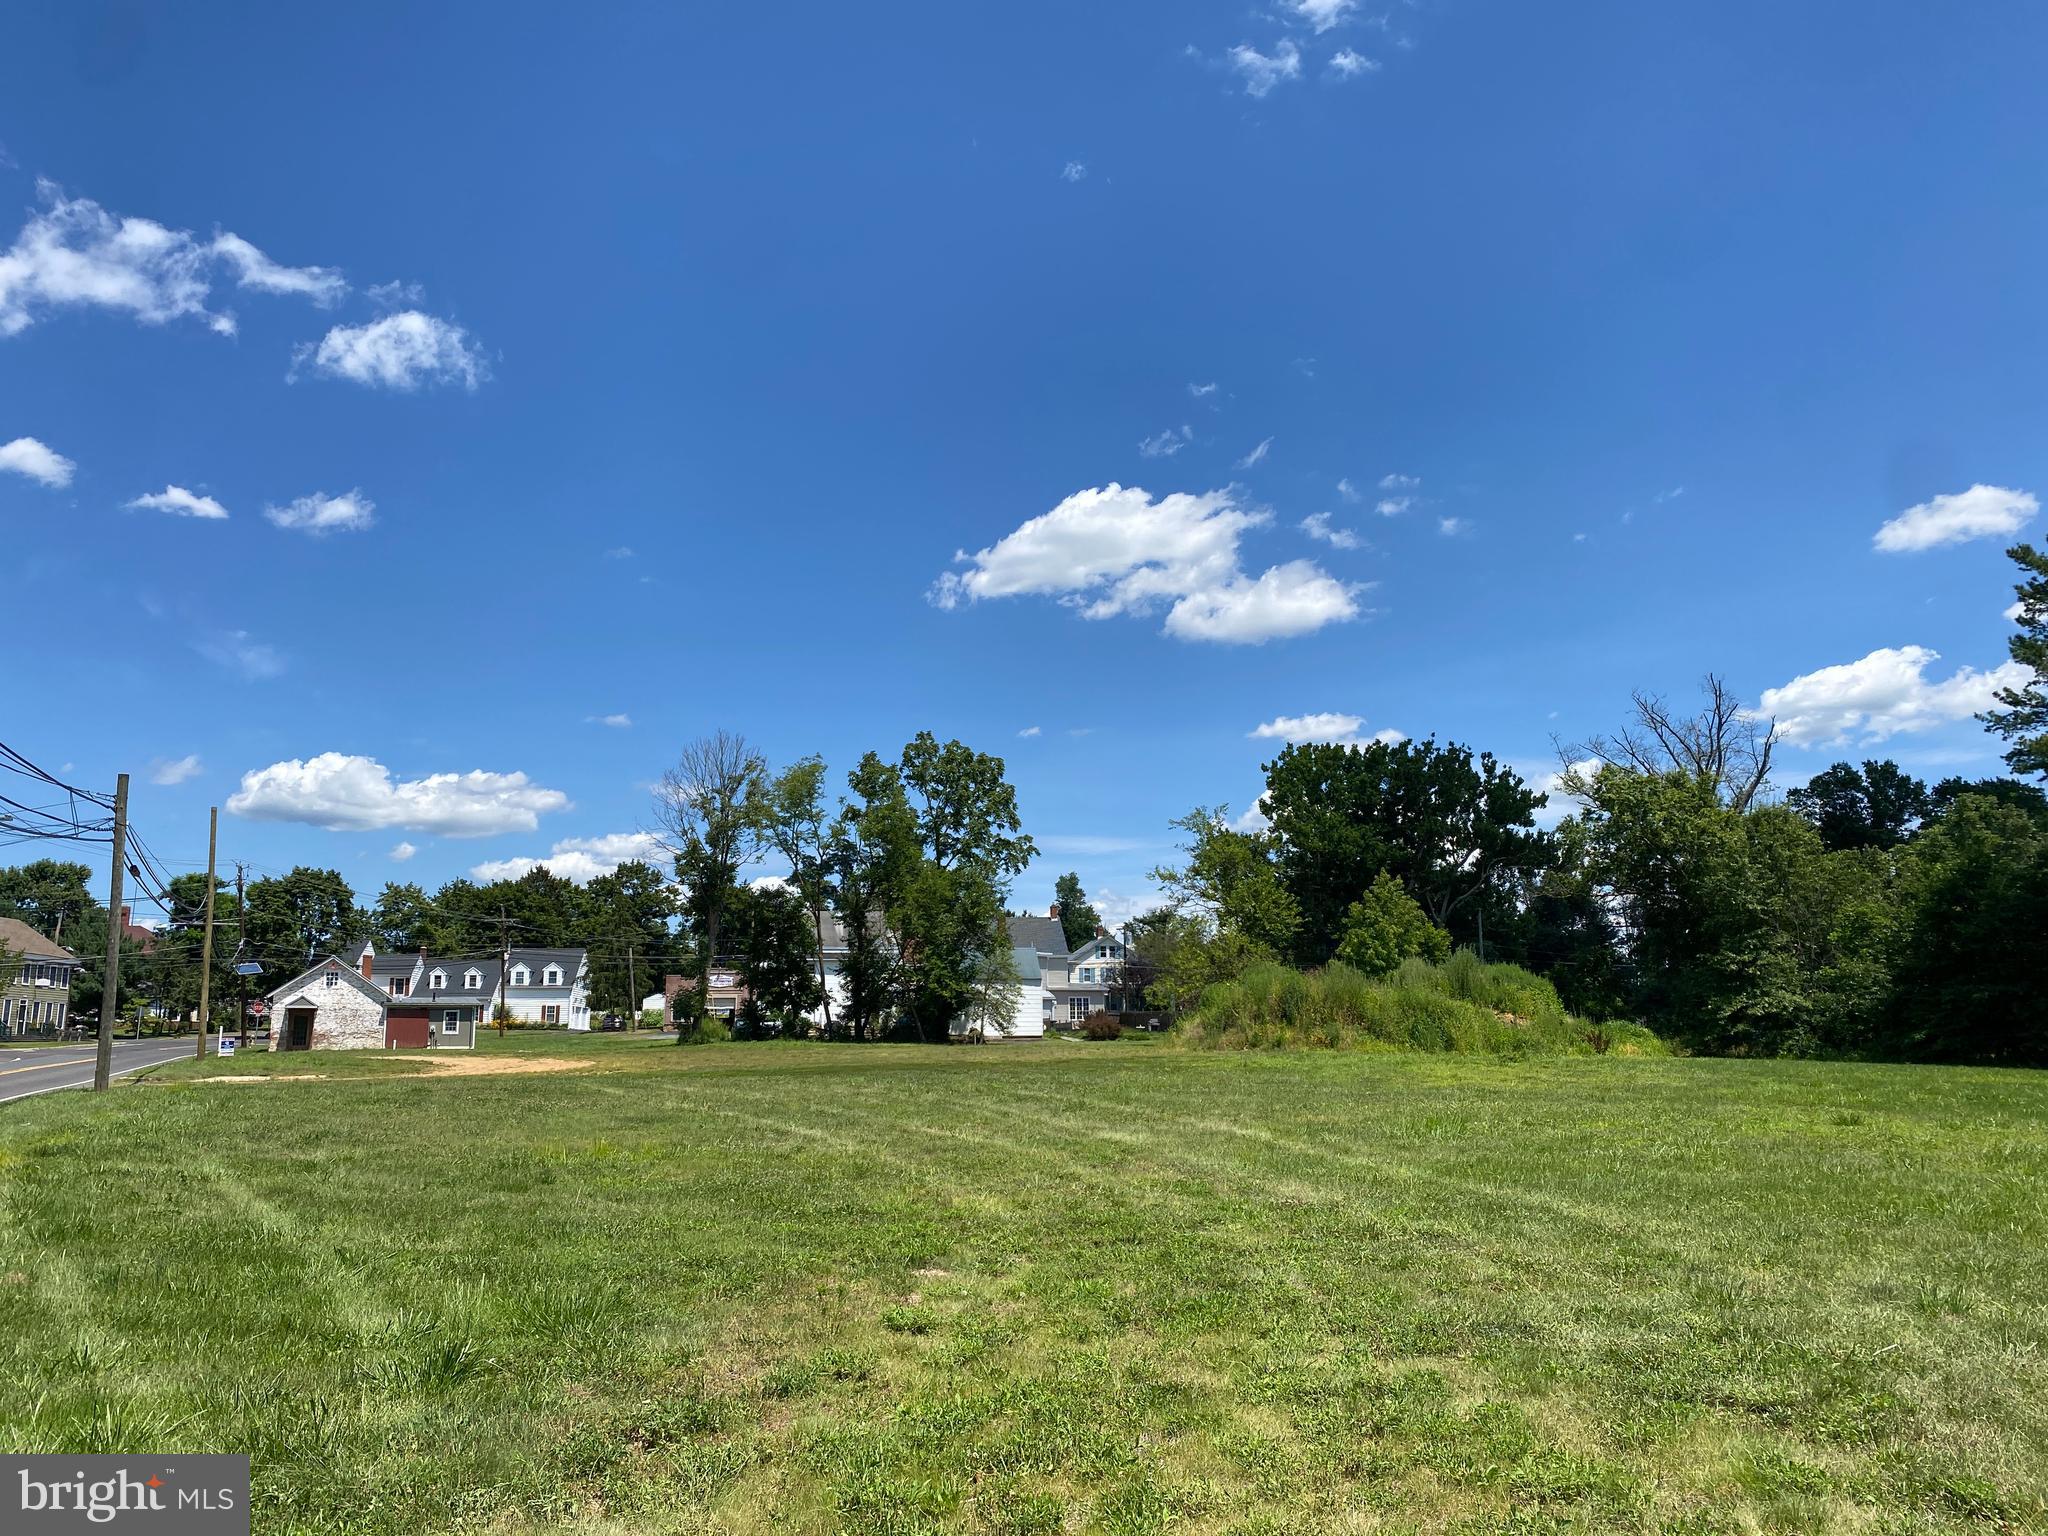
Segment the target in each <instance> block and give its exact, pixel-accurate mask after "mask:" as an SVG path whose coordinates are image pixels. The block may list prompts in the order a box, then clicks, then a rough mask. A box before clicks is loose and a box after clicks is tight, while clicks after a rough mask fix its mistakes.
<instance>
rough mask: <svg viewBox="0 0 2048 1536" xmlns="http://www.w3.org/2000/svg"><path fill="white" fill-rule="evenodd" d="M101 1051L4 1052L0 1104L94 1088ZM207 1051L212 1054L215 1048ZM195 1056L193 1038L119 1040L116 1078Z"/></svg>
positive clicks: (37, 1049)
mask: <svg viewBox="0 0 2048 1536" xmlns="http://www.w3.org/2000/svg"><path fill="white" fill-rule="evenodd" d="M98 1049H99V1048H98V1047H97V1046H96V1045H93V1044H91V1043H87V1044H85V1045H38V1046H31V1047H29V1048H28V1049H26V1050H14V1051H10V1050H6V1049H0V1103H5V1102H6V1101H7V1100H8V1099H25V1098H28V1097H29V1096H30V1095H32V1094H38V1093H49V1092H51V1091H52V1090H54V1089H58V1088H90V1087H91V1086H92V1069H93V1061H94V1058H95V1056H96V1055H97V1053H98ZM207 1049H208V1050H211V1049H212V1046H211V1045H209V1046H208V1047H207ZM191 1054H192V1037H191V1036H190V1035H187V1036H186V1037H185V1038H184V1039H182V1040H179V1039H171V1040H116V1041H115V1042H114V1076H116V1077H121V1076H123V1075H125V1074H127V1073H129V1072H139V1071H141V1070H142V1069H143V1068H144V1067H153V1066H155V1065H156V1064H157V1063H158V1062H160V1061H175V1060H177V1059H178V1058H179V1057H180V1056H190V1055H191Z"/></svg>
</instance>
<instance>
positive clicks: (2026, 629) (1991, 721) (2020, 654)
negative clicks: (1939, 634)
mask: <svg viewBox="0 0 2048 1536" xmlns="http://www.w3.org/2000/svg"><path fill="white" fill-rule="evenodd" d="M2006 553H2007V554H2008V555H2010V556H2011V557H2012V560H2013V563H2014V564H2016V565H2017V566H2019V568H2020V569H2021V570H2022V571H2023V572H2025V574H2024V575H2023V576H2022V577H2021V578H2020V580H2019V582H2018V584H2017V585H2016V586H2015V587H2014V589H2013V590H2014V591H2016V592H2017V593H2018V594H2019V613H2018V614H2017V616H2016V617H2015V620H2014V622H2015V624H2016V625H2017V626H2018V627H2017V629H2016V630H2015V632H2014V634H2013V636H2012V638H2011V639H2010V640H2008V641H2007V642H2006V650H2007V651H2008V652H2009V653H2010V654H2011V656H2012V659H2013V660H2014V661H2016V662H2018V663H2019V664H2020V665H2021V666H2022V667H2025V668H2026V669H2027V670H2028V672H2029V673H2030V674H2031V676H2030V677H2029V678H2028V679H2027V680H2026V681H2025V682H2023V683H2020V684H2018V685H2016V686H2014V687H2010V688H2001V689H2000V690H1999V691H1998V702H1999V703H2000V704H2002V705H2004V706H2005V707H2004V708H2003V709H1995V710H1992V711H1990V712H1989V713H1987V714H1985V715H1982V716H1980V717H1979V718H1981V719H1982V720H1983V722H1984V723H1985V724H1986V725H1988V726H1989V727H1991V729H1992V730H1993V731H1995V732H1997V733H1998V734H1999V735H2000V736H2003V737H2004V738H2005V739H2006V740H2007V741H2009V742H2011V743H2012V746H2011V748H2010V749H2009V750H2008V751H2007V752H2006V754H2005V761H2006V765H2007V766H2008V767H2009V768H2011V769H2012V771H2013V772H2014V773H2031V774H2038V775H2039V776H2040V777H2042V778H2048V551H2044V550H2039V549H2036V548H2034V546H2033V545H2031V544H2015V545H2014V546H2013V547H2012V548H2011V549H2009V550H2007V551H2006Z"/></svg>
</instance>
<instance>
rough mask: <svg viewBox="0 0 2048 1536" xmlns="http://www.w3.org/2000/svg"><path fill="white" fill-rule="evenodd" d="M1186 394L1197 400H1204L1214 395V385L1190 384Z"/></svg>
mask: <svg viewBox="0 0 2048 1536" xmlns="http://www.w3.org/2000/svg"><path fill="white" fill-rule="evenodd" d="M1188 393H1189V394H1190V395H1193V396H1194V397H1195V398H1196V399H1197V400H1206V399H1208V398H1209V397H1210V396H1211V395H1213V394H1215V393H1216V386H1215V385H1214V384H1196V383H1193V382H1190V383H1189V384H1188Z"/></svg>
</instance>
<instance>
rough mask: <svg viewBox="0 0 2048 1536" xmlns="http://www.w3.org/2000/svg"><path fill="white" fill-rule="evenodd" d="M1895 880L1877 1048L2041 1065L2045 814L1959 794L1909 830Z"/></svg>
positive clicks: (2047, 939) (2047, 1040)
mask: <svg viewBox="0 0 2048 1536" xmlns="http://www.w3.org/2000/svg"><path fill="white" fill-rule="evenodd" d="M1904 883H1905V888H1906V889H1905V900H1904V906H1905V915H1904V921H1903V923H1902V925H1901V929H1902V931H1901V934H1900V942H1899V944H1898V961H1897V983H1896V989H1895V992H1894V994H1893V996H1892V998H1891V1002H1890V1010H1889V1018H1888V1027H1887V1031H1886V1036H1885V1040H1884V1042H1883V1043H1884V1046H1885V1048H1886V1049H1887V1050H1889V1051H1890V1052H1891V1053H1892V1054H1896V1055H1900V1056H1905V1057H1908V1058H1910V1059H1913V1060H1920V1061H1981V1062H1995V1063H1999V1064H2002V1065H2007V1066H2031V1067H2040V1066H2048V1014H2044V1012H2043V1011H2042V1006H2041V989H2042V983H2043V979H2044V978H2048V820H2044V819H2043V818H2041V817H2039V816H2035V815H2030V814H2028V812H2027V811H2025V810H2023V809H2021V808H2019V807H2017V806H2014V805H2010V804H2006V803H2004V802H2002V801H2000V800H1998V799H1995V798H1993V797H1991V796H1988V795H1969V794H1966V795H1962V796H1959V797H1958V798H1957V799H1956V801H1955V803H1954V804H1953V806H1952V807H1951V808H1950V809H1949V811H1948V813H1947V814H1946V815H1944V816H1943V817H1942V818H1941V819H1940V820H1939V821H1937V822H1935V823H1934V824H1933V825H1932V826H1930V827H1929V828H1928V829H1927V830H1926V831H1925V832H1923V833H1921V834H1920V836H1919V837H1917V838H1915V839H1914V840H1913V844H1912V849H1911V855H1910V857H1909V859H1908V860H1907V862H1906V866H1905V878H1904Z"/></svg>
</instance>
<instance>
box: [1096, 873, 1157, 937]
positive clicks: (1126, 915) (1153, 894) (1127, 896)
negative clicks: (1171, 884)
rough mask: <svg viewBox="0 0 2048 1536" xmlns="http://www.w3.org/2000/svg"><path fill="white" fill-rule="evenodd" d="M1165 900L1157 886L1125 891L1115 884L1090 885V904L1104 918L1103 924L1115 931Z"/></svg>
mask: <svg viewBox="0 0 2048 1536" xmlns="http://www.w3.org/2000/svg"><path fill="white" fill-rule="evenodd" d="M1162 900H1163V898H1162V896H1161V895H1160V892H1159V889H1158V887H1156V886H1150V885H1148V886H1146V887H1145V888H1144V889H1143V890H1139V891H1135V892H1132V891H1125V890H1122V889H1119V888H1118V887H1115V886H1109V885H1098V884H1096V883H1094V882H1092V881H1091V882H1090V883H1089V886H1088V905H1089V906H1091V907H1093V908H1094V909H1095V911H1096V913H1097V915H1098V916H1100V917H1101V919H1102V925H1103V926H1104V927H1105V928H1107V929H1109V930H1110V932H1112V933H1114V932H1116V931H1117V930H1118V929H1119V928H1121V927H1123V925H1124V924H1125V923H1128V922H1130V921H1131V920H1132V919H1133V918H1135V917H1137V916H1139V915H1140V914H1142V913H1145V912H1150V911H1151V910H1152V909H1153V908H1155V907H1157V906H1158V905H1159V904H1160V902H1161V901H1162Z"/></svg>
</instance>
